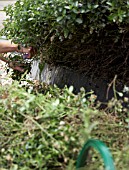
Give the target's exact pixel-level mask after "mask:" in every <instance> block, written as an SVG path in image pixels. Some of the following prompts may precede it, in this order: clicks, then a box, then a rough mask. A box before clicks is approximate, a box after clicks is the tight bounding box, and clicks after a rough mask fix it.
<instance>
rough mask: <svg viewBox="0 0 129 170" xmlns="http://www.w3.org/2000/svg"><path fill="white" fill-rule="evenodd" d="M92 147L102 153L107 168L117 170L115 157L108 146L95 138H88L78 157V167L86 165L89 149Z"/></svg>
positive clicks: (106, 169) (107, 169)
mask: <svg viewBox="0 0 129 170" xmlns="http://www.w3.org/2000/svg"><path fill="white" fill-rule="evenodd" d="M91 147H93V148H94V149H96V150H97V151H98V152H99V153H100V155H101V157H102V159H103V161H104V166H105V170H115V166H114V162H113V158H112V155H111V153H110V151H109V149H108V148H107V146H106V145H105V144H104V143H103V142H101V141H99V140H93V139H90V140H88V141H87V142H86V143H85V145H84V146H83V148H82V150H81V152H80V154H79V157H78V159H77V165H76V168H77V169H79V168H82V167H84V166H85V162H86V160H87V158H88V151H89V149H90V148H91Z"/></svg>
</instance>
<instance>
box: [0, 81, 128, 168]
mask: <svg viewBox="0 0 129 170" xmlns="http://www.w3.org/2000/svg"><path fill="white" fill-rule="evenodd" d="M41 86H42V88H41ZM41 89H42V90H41ZM39 90H40V92H41V93H39V92H38V91H39ZM72 90H73V87H70V88H67V87H65V88H64V89H62V90H60V89H58V88H57V87H54V88H52V87H48V86H46V85H44V84H41V85H36V86H32V85H29V87H26V89H25V88H23V87H21V85H19V84H18V83H17V82H14V83H13V84H12V85H10V86H4V87H1V86H0V168H1V169H3V170H8V169H10V170H14V169H15V170H32V169H35V170H42V169H43V170H55V169H56V170H68V168H69V170H74V169H75V164H76V160H77V157H78V154H79V152H80V149H81V148H82V146H83V144H84V142H86V141H87V139H88V138H93V139H100V140H102V141H103V142H105V144H107V146H108V147H109V148H110V150H111V153H112V155H113V158H114V161H115V165H116V168H117V169H118V170H120V169H121V167H122V169H123V170H126V169H128V166H129V163H128V154H129V147H128V141H129V132H128V122H129V119H128V115H127V114H124V112H123V110H120V109H119V107H118V108H116V107H115V109H113V107H114V106H113V103H114V102H113V101H112V108H111V104H110V107H108V108H106V109H107V110H108V109H109V110H110V114H106V113H105V112H104V111H98V110H97V108H96V107H93V106H94V97H93V96H92V95H91V96H90V95H89V93H85V91H84V90H83V89H82V90H81V92H80V93H79V94H78V95H75V94H73V92H72ZM86 96H87V98H86ZM88 96H89V97H88ZM117 102H119V101H117ZM107 112H108V111H107ZM92 156H93V162H92V163H89V165H88V167H90V166H91V167H92V166H93V167H94V168H93V169H96V167H97V168H98V167H99V165H100V161H98V160H96V157H94V156H95V155H92ZM98 164H99V165H98ZM100 166H101V165H100ZM70 167H72V168H70ZM99 169H101V168H99Z"/></svg>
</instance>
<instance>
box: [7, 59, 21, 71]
mask: <svg viewBox="0 0 129 170" xmlns="http://www.w3.org/2000/svg"><path fill="white" fill-rule="evenodd" d="M8 66H9V67H10V68H12V69H13V70H17V71H20V72H24V68H22V67H23V66H24V64H20V63H18V62H17V61H11V62H8Z"/></svg>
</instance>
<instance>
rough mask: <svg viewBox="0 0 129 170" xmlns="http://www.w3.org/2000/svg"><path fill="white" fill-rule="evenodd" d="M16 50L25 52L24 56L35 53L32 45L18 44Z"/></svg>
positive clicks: (28, 56)
mask: <svg viewBox="0 0 129 170" xmlns="http://www.w3.org/2000/svg"><path fill="white" fill-rule="evenodd" d="M17 52H20V53H25V56H26V58H28V59H29V58H31V57H32V56H33V55H34V54H35V50H34V49H33V48H32V47H28V48H25V47H22V46H19V45H18V48H17Z"/></svg>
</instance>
